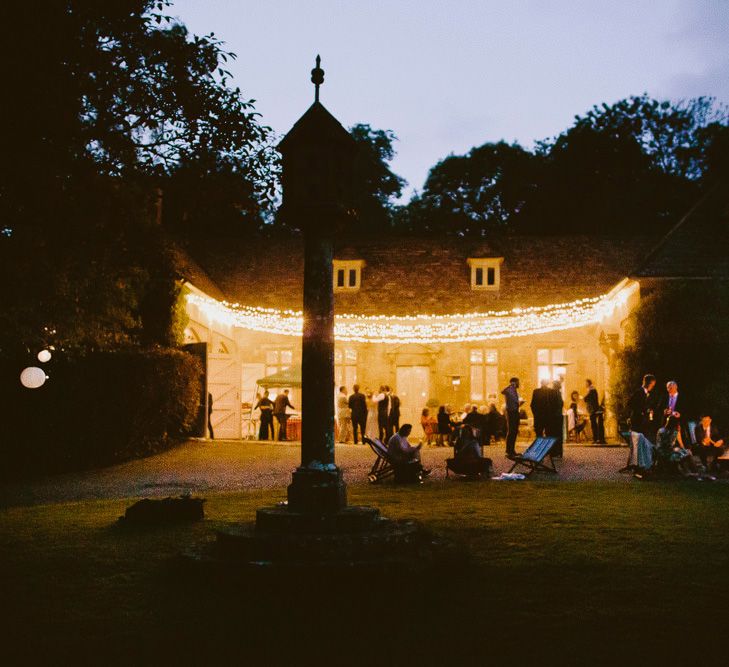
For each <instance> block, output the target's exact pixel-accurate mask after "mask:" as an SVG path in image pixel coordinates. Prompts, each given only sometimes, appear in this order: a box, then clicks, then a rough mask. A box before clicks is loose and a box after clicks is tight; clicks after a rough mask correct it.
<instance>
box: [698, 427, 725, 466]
mask: <svg viewBox="0 0 729 667" xmlns="http://www.w3.org/2000/svg"><path fill="white" fill-rule="evenodd" d="M694 435H695V436H696V451H695V452H694V453H695V454H696V455H697V456H698V457H699V458H700V459H701V463H703V464H704V466H705V467H706V469H707V470H709V465H708V459H709V457H712V459H713V461H712V462H711V465H712V468H714V469H716V468H718V464H717V462H716V459H718V458H719V457H720V456H721V455H722V454H723V453H724V449H725V448H724V438H722V436H721V433H720V432H719V429H718V428H717V427H716V425H715V424H713V423H712V421H711V415H704V416H703V417H701V421H700V422H699V423H698V424H696V428H695V429H694Z"/></svg>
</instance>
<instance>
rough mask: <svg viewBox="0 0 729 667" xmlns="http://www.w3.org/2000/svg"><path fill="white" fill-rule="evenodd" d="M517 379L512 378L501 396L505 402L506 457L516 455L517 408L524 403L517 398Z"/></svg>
mask: <svg viewBox="0 0 729 667" xmlns="http://www.w3.org/2000/svg"><path fill="white" fill-rule="evenodd" d="M518 390H519V378H518V377H513V378H511V380H509V384H508V386H507V387H505V388H504V389H503V390H502V391H501V394H502V395H503V397H504V400H505V402H506V406H505V412H506V456H507V458H509V457H513V456H514V455H515V454H516V437H517V435H518V434H519V408H520V407H521V404H522V403H523V402H524V401H523V399H522V398H521V397H520V396H519V391H518Z"/></svg>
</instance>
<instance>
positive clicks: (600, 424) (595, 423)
mask: <svg viewBox="0 0 729 667" xmlns="http://www.w3.org/2000/svg"><path fill="white" fill-rule="evenodd" d="M585 384H586V385H587V393H586V394H585V407H586V408H587V414H588V415H590V430H591V431H592V443H593V444H594V445H604V444H605V420H604V416H605V410H604V408H603V407H602V404H601V403H600V399H599V398H598V395H597V389H595V387H594V385H593V384H592V380H585Z"/></svg>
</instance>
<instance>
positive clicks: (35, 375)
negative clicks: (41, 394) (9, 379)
mask: <svg viewBox="0 0 729 667" xmlns="http://www.w3.org/2000/svg"><path fill="white" fill-rule="evenodd" d="M47 379H48V377H47V376H46V374H45V371H44V370H43V369H42V368H38V367H37V366H28V368H24V369H23V372H22V373H21V374H20V383H21V384H22V385H23V386H24V387H25V388H26V389H38V388H39V387H42V386H43V385H44V384H45V382H46V380H47Z"/></svg>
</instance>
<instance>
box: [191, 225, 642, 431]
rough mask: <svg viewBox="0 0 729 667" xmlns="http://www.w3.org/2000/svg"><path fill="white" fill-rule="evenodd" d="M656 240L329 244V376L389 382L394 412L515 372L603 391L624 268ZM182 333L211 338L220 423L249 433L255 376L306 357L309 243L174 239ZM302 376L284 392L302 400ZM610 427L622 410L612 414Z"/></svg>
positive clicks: (412, 414) (624, 297)
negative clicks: (589, 383)
mask: <svg viewBox="0 0 729 667" xmlns="http://www.w3.org/2000/svg"><path fill="white" fill-rule="evenodd" d="M655 244H656V240H655V239H650V238H643V239H636V238H631V239H615V238H607V237H605V238H595V237H579V236H569V237H565V236H540V237H536V236H511V237H510V236H506V237H499V238H496V239H493V240H469V239H450V238H449V239H413V238H402V239H391V238H388V239H385V240H378V239H371V238H370V239H364V238H361V239H356V238H352V239H348V240H345V241H342V242H340V243H339V246H338V247H337V249H336V251H335V265H334V288H335V301H336V303H335V310H336V315H337V325H336V326H337V333H336V336H337V345H336V353H335V364H336V384H337V385H345V386H346V387H347V389H348V391H351V387H352V385H353V384H354V383H355V382H357V383H358V384H359V385H360V386H361V387H362V388H370V389H373V390H376V389H377V388H378V387H379V386H380V385H381V384H388V385H390V386H391V387H393V388H394V389H395V391H396V393H397V394H398V395H399V397H400V399H401V402H402V420H401V421H403V422H404V421H412V422H417V421H418V419H419V416H420V412H421V410H422V408H423V407H424V406H425V405H426V403H427V402H428V401H431V402H432V403H438V404H443V403H449V404H452V405H454V406H462V405H463V404H465V403H476V404H479V405H481V404H487V403H490V402H494V403H496V405H497V406H500V405H501V398H502V397H501V394H500V392H501V389H502V388H503V387H504V386H506V384H508V381H509V378H510V377H512V376H518V377H519V378H520V379H521V381H522V389H521V393H522V395H523V396H524V397H525V398H527V400H528V398H529V396H530V394H531V391H532V389H533V388H534V387H535V386H537V385H538V383H539V380H540V379H541V378H548V379H556V378H562V379H563V392H564V393H565V396H566V397H568V396H569V393H570V392H571V391H572V390H573V389H577V390H580V391H582V390H583V389H584V382H585V379H586V378H590V379H592V380H593V382H594V383H595V384H596V386H597V387H598V389H599V392H600V394H601V396H602V395H603V394H604V393H605V392H606V391H607V388H608V387H609V375H610V359H611V351H612V350H614V349H615V347H616V346H618V345H620V344H621V342H622V339H621V337H622V336H623V330H622V327H621V324H622V322H623V321H624V319H625V318H626V316H627V314H628V313H629V312H630V310H631V309H632V308H633V307H634V305H635V303H637V299H638V298H639V289H638V282H637V281H636V280H635V279H632V278H628V277H627V276H629V275H631V270H632V269H633V268H634V267H636V266H639V265H640V263H641V261H643V260H644V259H645V258H646V257H647V256H648V255H649V253H650V251H651V249H652V248H654V247H655ZM181 263H182V267H183V268H182V271H183V274H184V278H185V282H186V287H187V290H188V291H189V294H188V303H187V310H188V315H189V324H188V327H187V330H186V339H187V342H206V343H207V346H208V348H207V355H208V387H209V390H210V392H211V393H212V395H213V398H214V413H213V425H214V428H215V433H216V436H217V437H226V438H239V437H245V436H246V435H248V434H249V432H248V428H247V422H246V419H247V417H248V416H249V414H250V407H249V406H250V404H251V402H253V400H254V398H255V394H256V389H257V381H258V380H259V379H260V378H263V377H265V376H268V375H271V374H272V373H275V372H278V371H280V370H282V369H286V368H291V367H295V366H296V365H297V364H298V363H299V360H300V352H301V343H300V331H301V316H300V310H301V299H302V269H303V251H302V247H301V244H300V242H299V241H296V240H287V241H276V242H271V243H270V245H269V246H268V247H261V246H260V245H258V246H255V247H254V246H251V245H249V244H246V243H244V242H231V241H227V242H226V243H225V244H218V245H208V246H207V247H205V248H199V247H198V248H196V249H195V259H194V260H193V259H192V258H191V257H190V256H189V255H187V254H185V253H182V252H181ZM297 391H298V390H297V388H296V387H292V402H293V404H294V405H295V406H297V407H298V406H299V404H300V403H299V402H298V401H299V397H298V396H297ZM606 423H607V427H608V433H611V432H612V433H613V434H614V433H615V429H616V421H615V419H614V417H612V416H611V415H608V419H607V420H606Z"/></svg>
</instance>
